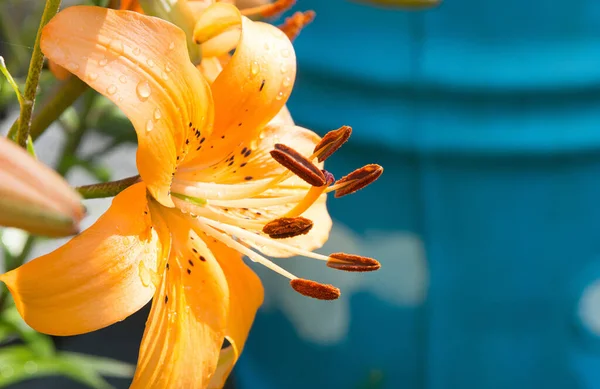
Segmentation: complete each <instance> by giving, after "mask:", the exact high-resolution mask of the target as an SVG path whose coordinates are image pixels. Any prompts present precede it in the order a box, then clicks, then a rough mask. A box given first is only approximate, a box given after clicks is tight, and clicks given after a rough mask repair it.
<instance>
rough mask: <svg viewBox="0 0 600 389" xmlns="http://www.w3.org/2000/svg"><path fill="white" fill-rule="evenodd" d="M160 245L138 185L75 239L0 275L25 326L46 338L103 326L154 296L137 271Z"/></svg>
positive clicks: (152, 260) (150, 262)
mask: <svg viewBox="0 0 600 389" xmlns="http://www.w3.org/2000/svg"><path fill="white" fill-rule="evenodd" d="M159 248H160V245H159V241H158V239H157V235H156V233H155V232H154V231H153V230H152V229H151V221H150V216H149V214H148V207H147V203H146V188H145V186H144V184H142V183H139V184H135V185H133V186H131V187H129V188H128V189H126V190H124V191H123V192H121V193H120V194H119V195H117V197H115V199H114V200H113V203H112V205H111V207H110V208H109V209H108V211H107V212H106V213H105V214H104V215H102V216H101V217H100V218H99V219H98V221H97V222H96V223H95V224H94V225H92V226H91V227H90V228H89V229H87V230H86V231H84V232H83V233H82V234H81V235H79V236H77V237H75V238H73V239H72V240H71V241H69V242H68V243H67V244H65V245H64V246H62V247H60V248H58V249H57V250H55V251H53V252H52V253H50V254H47V255H44V256H42V257H39V258H37V259H34V260H33V261H31V262H29V263H27V264H25V265H23V266H21V267H19V268H17V269H16V270H13V271H11V272H8V273H5V274H3V275H1V276H0V280H1V281H3V282H4V283H6V285H7V286H8V288H9V290H10V292H11V294H12V295H13V298H14V300H15V303H16V306H17V309H18V310H19V313H20V314H21V316H22V317H23V318H24V319H25V321H26V322H27V324H29V325H30V326H31V327H33V328H34V329H36V330H37V331H40V332H43V333H47V334H51V335H76V334H82V333H86V332H90V331H94V330H97V329H99V328H103V327H106V326H108V325H110V324H113V323H115V322H117V321H120V320H123V319H125V318H126V317H127V316H129V315H131V314H132V313H134V312H136V311H137V310H138V309H140V308H141V307H143V306H144V305H145V304H146V303H147V302H148V301H149V300H150V298H151V297H152V295H153V294H154V290H155V288H154V285H153V284H152V283H151V282H149V281H148V280H147V279H146V281H145V280H144V277H142V275H141V273H140V269H142V268H145V269H154V268H155V267H156V261H157V257H158V251H159Z"/></svg>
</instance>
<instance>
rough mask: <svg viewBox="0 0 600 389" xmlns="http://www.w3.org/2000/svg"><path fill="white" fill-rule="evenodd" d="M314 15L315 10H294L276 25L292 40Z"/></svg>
mask: <svg viewBox="0 0 600 389" xmlns="http://www.w3.org/2000/svg"><path fill="white" fill-rule="evenodd" d="M315 15H316V14H315V11H306V12H296V13H295V14H293V15H292V16H290V17H289V18H286V19H285V21H284V22H283V24H281V25H279V26H277V27H279V29H280V30H281V31H283V33H284V34H285V35H287V37H288V38H289V39H290V40H291V41H293V40H294V39H296V37H297V36H298V35H299V34H300V31H301V30H302V29H303V28H304V27H306V26H307V25H309V24H310V23H311V22H312V21H313V20H314V18H315Z"/></svg>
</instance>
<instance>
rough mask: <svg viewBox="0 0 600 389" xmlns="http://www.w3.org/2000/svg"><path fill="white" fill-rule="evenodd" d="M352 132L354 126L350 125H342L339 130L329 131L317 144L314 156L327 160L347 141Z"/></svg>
mask: <svg viewBox="0 0 600 389" xmlns="http://www.w3.org/2000/svg"><path fill="white" fill-rule="evenodd" d="M351 134H352V127H350V126H342V127H340V128H338V129H337V130H333V131H329V132H328V133H327V134H325V136H324V137H323V139H321V141H320V142H319V143H318V144H317V145H316V146H315V150H314V152H313V156H316V157H317V158H318V161H319V162H323V161H325V160H326V159H327V158H329V157H330V156H331V155H332V154H333V153H335V152H336V151H337V150H338V149H339V148H340V147H342V145H343V144H344V143H346V141H347V140H348V138H350V135H351Z"/></svg>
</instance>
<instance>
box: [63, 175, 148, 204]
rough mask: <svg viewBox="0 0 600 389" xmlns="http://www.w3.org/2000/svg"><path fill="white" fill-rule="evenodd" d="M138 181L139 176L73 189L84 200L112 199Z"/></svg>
mask: <svg viewBox="0 0 600 389" xmlns="http://www.w3.org/2000/svg"><path fill="white" fill-rule="evenodd" d="M139 181H140V176H133V177H127V178H123V179H122V180H117V181H111V182H103V183H101V184H92V185H84V186H78V187H76V188H75V190H76V191H77V192H79V194H80V195H81V196H82V197H83V198H84V199H101V198H104V197H113V196H116V195H118V194H119V193H121V192H122V191H124V190H125V189H127V188H129V187H130V186H131V185H133V184H135V183H137V182H139Z"/></svg>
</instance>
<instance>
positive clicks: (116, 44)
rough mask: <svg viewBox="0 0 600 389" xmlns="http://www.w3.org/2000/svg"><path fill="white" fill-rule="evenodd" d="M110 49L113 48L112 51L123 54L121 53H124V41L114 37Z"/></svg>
mask: <svg viewBox="0 0 600 389" xmlns="http://www.w3.org/2000/svg"><path fill="white" fill-rule="evenodd" d="M108 49H109V50H111V51H112V52H114V53H115V54H118V55H121V54H123V51H124V48H123V42H121V41H120V40H118V39H113V40H112V41H110V43H109V44H108Z"/></svg>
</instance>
